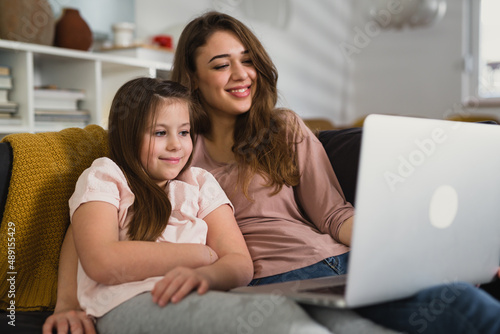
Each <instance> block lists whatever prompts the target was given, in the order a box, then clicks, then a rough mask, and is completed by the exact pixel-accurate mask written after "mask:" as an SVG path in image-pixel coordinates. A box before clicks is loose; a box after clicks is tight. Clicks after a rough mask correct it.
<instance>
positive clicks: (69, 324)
mask: <svg viewBox="0 0 500 334" xmlns="http://www.w3.org/2000/svg"><path fill="white" fill-rule="evenodd" d="M42 330H43V334H52V333H55V332H57V333H58V334H66V333H85V334H95V333H96V330H95V328H94V322H93V321H92V320H91V319H90V318H89V317H87V315H86V314H85V312H83V311H79V310H71V311H65V312H59V313H54V314H53V315H51V316H50V317H48V318H47V319H46V320H45V323H44V325H43V329H42Z"/></svg>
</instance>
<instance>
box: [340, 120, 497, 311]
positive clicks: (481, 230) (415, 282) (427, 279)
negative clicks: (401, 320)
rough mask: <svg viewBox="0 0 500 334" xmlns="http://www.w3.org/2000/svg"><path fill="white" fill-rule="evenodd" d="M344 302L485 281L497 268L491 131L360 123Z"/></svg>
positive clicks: (425, 123) (437, 124) (471, 126)
mask: <svg viewBox="0 0 500 334" xmlns="http://www.w3.org/2000/svg"><path fill="white" fill-rule="evenodd" d="M360 154H361V156H360V167H359V172H358V183H357V191H356V216H355V222H354V230H353V239H352V245H351V254H350V258H349V277H348V283H347V290H346V301H347V304H348V305H351V306H361V305H367V304H372V303H376V302H380V301H385V300H391V299H398V298H402V297H407V296H409V295H411V294H414V293H416V292H417V291H419V290H421V289H424V288H426V287H430V286H433V285H437V284H446V283H451V282H454V281H466V282H470V283H484V282H487V281H490V280H491V279H492V278H493V277H494V276H495V275H496V273H497V271H498V267H499V265H500V175H499V172H500V126H498V125H491V124H478V123H466V122H452V121H445V120H434V119H424V118H413V117H403V116H387V115H370V116H368V117H367V118H366V120H365V123H364V128H363V137H362V144H361V153H360Z"/></svg>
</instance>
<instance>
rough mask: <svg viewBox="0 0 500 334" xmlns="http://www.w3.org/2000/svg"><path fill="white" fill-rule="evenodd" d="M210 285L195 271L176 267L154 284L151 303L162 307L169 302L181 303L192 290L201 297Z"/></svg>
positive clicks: (205, 278)
mask: <svg viewBox="0 0 500 334" xmlns="http://www.w3.org/2000/svg"><path fill="white" fill-rule="evenodd" d="M214 254H215V252H214ZM210 285H211V284H210V281H209V279H208V278H207V277H206V276H204V275H202V274H201V273H199V272H198V271H196V270H195V269H191V268H186V267H177V268H174V269H172V270H170V271H169V272H168V273H167V274H166V275H165V276H164V277H163V278H162V279H161V280H160V281H158V282H157V283H156V284H155V286H154V288H153V290H152V291H151V295H152V296H153V302H154V303H156V304H158V305H159V306H160V307H163V306H165V305H167V304H168V303H169V302H172V303H177V302H179V301H181V300H182V299H183V298H184V297H186V296H187V295H188V294H189V293H190V292H191V291H193V290H196V291H197V292H198V294H200V295H202V294H204V293H205V292H207V291H208V290H209V289H210Z"/></svg>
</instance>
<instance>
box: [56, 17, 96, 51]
mask: <svg viewBox="0 0 500 334" xmlns="http://www.w3.org/2000/svg"><path fill="white" fill-rule="evenodd" d="M91 45H92V31H91V30H90V27H89V25H88V24H87V22H85V20H84V19H83V18H82V17H81V15H80V12H79V11H78V10H77V9H73V8H64V9H63V13H62V16H61V18H60V19H59V20H58V21H57V23H56V31H55V36H54V46H59V47H62V48H68V49H75V50H84V51H86V50H88V49H90V46H91Z"/></svg>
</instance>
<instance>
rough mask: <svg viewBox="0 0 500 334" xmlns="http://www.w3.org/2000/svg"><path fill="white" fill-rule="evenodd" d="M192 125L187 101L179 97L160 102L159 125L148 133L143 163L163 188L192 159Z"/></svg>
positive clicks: (146, 134) (144, 139) (157, 114)
mask: <svg viewBox="0 0 500 334" xmlns="http://www.w3.org/2000/svg"><path fill="white" fill-rule="evenodd" d="M190 128H191V127H190V123H189V107H188V105H187V103H185V102H182V101H179V102H177V101H176V102H173V103H164V104H163V105H160V106H159V108H158V110H157V112H156V124H155V126H154V127H152V128H148V129H146V131H145V133H144V137H143V141H142V147H141V164H142V166H143V167H144V169H145V170H146V171H147V172H148V174H149V176H150V177H151V178H152V179H153V180H154V181H155V182H156V184H158V185H159V186H160V187H162V188H163V187H164V186H165V184H166V183H167V181H168V180H173V179H175V178H176V177H177V176H178V175H179V173H180V172H181V170H182V169H183V168H184V166H185V165H186V163H187V162H188V160H189V156H190V155H191V152H192V151H193V142H192V141H191V137H190V135H189V132H190Z"/></svg>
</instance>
